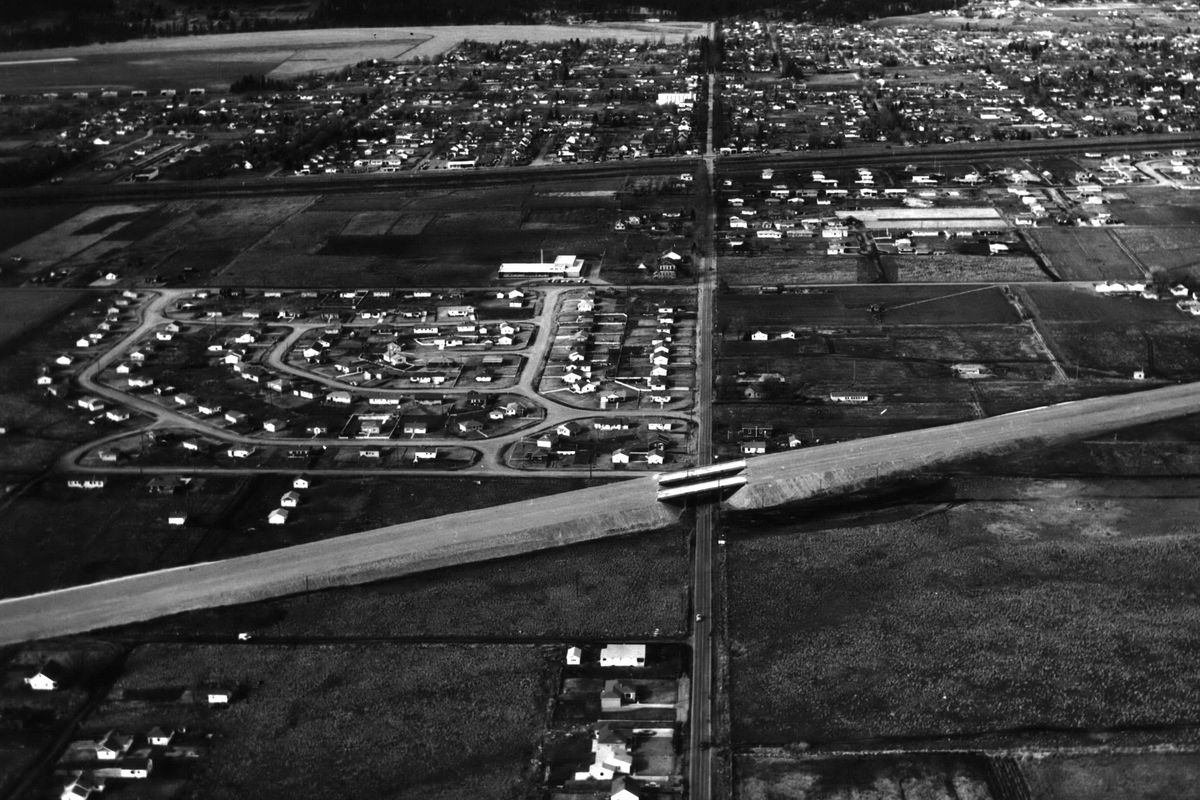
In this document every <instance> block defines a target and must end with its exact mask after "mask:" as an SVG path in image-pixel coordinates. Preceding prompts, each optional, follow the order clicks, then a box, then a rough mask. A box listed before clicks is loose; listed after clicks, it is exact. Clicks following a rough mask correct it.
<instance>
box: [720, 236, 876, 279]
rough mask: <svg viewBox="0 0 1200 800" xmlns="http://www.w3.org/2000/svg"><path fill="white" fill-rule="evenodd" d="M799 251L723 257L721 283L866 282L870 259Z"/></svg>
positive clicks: (798, 249)
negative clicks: (868, 260)
mask: <svg viewBox="0 0 1200 800" xmlns="http://www.w3.org/2000/svg"><path fill="white" fill-rule="evenodd" d="M795 250H796V252H787V251H780V252H773V253H770V254H759V255H754V256H738V255H727V256H722V257H721V258H720V262H719V263H720V275H721V280H723V281H724V282H725V283H727V284H729V285H730V286H777V285H780V284H782V285H785V286H792V285H801V284H807V283H857V282H858V281H860V280H862V281H866V280H867V277H866V276H867V275H868V272H867V269H868V263H867V260H866V259H865V258H864V257H862V256H858V255H836V256H829V255H824V253H823V252H822V253H821V254H817V253H816V252H813V249H812V248H811V247H809V248H806V247H805V246H804V245H796V246H795Z"/></svg>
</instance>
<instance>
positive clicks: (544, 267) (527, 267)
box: [500, 256, 583, 278]
mask: <svg viewBox="0 0 1200 800" xmlns="http://www.w3.org/2000/svg"><path fill="white" fill-rule="evenodd" d="M581 275H583V259H582V258H577V257H575V256H559V257H558V258H556V259H554V260H553V261H537V262H534V263H532V264H523V263H518V262H505V263H503V264H501V265H500V277H501V278H578V277H580V276H581Z"/></svg>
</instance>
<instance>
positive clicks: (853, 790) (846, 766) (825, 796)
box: [734, 754, 992, 800]
mask: <svg viewBox="0 0 1200 800" xmlns="http://www.w3.org/2000/svg"><path fill="white" fill-rule="evenodd" d="M985 770H986V765H985V763H984V760H983V759H982V758H980V757H978V756H967V755H935V754H931V755H920V754H913V755H907V756H874V757H870V756H867V757H853V756H847V757H841V758H806V759H798V758H768V757H762V756H754V755H744V756H737V757H735V759H734V773H735V793H736V794H735V796H736V797H737V798H738V800H835V799H836V800H905V798H920V800H992V795H991V794H990V793H989V792H988V788H987V780H986V771H985Z"/></svg>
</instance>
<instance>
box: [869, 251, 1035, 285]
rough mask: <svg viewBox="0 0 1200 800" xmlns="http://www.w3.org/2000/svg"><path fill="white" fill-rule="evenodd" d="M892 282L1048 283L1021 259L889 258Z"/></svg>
mask: <svg viewBox="0 0 1200 800" xmlns="http://www.w3.org/2000/svg"><path fill="white" fill-rule="evenodd" d="M887 260H888V261H889V262H890V263H891V265H892V266H894V267H895V270H896V280H897V281H900V282H902V283H905V282H914V283H915V282H923V283H1004V282H1007V281H1048V280H1050V277H1049V276H1048V275H1046V273H1044V272H1042V270H1041V268H1040V267H1039V266H1038V265H1037V262H1036V261H1034V260H1033V259H1032V258H1028V257H1025V256H1003V257H988V256H970V255H955V254H943V255H938V256H907V255H905V256H890V257H889V258H888V259H887Z"/></svg>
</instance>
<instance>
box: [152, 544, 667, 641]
mask: <svg viewBox="0 0 1200 800" xmlns="http://www.w3.org/2000/svg"><path fill="white" fill-rule="evenodd" d="M686 538H687V537H686V534H685V533H684V532H682V531H680V530H678V529H669V530H665V531H652V532H647V533H642V534H637V535H635V536H630V537H625V538H621V539H615V540H611V541H600V542H590V543H587V544H581V545H574V546H572V547H565V548H555V549H552V550H546V551H542V552H538V553H532V554H530V555H527V556H521V557H519V558H511V559H504V560H499V561H492V562H486V563H482V564H474V565H470V566H463V567H454V568H449V569H444V570H439V571H437V572H432V573H429V574H427V575H416V576H411V577H406V578H398V579H396V580H392V581H385V582H381V583H375V584H371V585H368V586H359V587H349V588H344V589H333V590H329V591H325V592H321V593H319V594H314V595H306V596H300V597H294V598H284V599H282V600H275V601H270V602H264V603H254V604H249V605H244V606H237V607H233V608H227V609H214V610H212V611H202V612H195V613H189V614H182V615H179V616H175V617H169V618H167V619H163V620H160V621H156V622H151V623H147V624H146V625H144V626H138V627H137V628H136V630H137V631H139V632H143V631H149V632H151V633H174V632H182V633H187V634H194V633H197V632H200V633H205V634H213V635H228V636H229V637H230V638H232V637H233V635H234V634H235V633H237V632H238V631H243V630H252V631H254V632H255V633H256V634H258V635H264V636H299V635H316V636H321V635H328V636H347V635H354V636H421V635H432V636H468V637H469V636H553V637H564V638H569V637H581V638H589V639H591V638H602V637H606V636H622V637H625V636H630V637H633V636H643V637H647V638H650V637H652V636H654V635H655V632H656V631H657V632H658V634H659V635H662V636H670V635H677V634H678V633H679V632H680V631H681V630H682V629H683V625H684V622H685V616H686V612H687V603H688V600H687V590H688V583H687V541H686Z"/></svg>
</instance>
